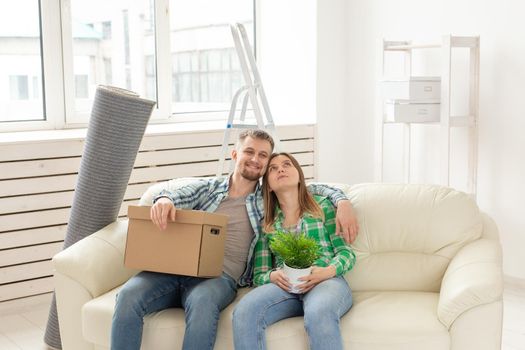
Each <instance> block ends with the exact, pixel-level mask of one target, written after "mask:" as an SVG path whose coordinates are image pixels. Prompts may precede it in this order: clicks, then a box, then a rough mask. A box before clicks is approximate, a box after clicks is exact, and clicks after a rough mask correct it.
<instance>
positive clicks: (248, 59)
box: [217, 23, 279, 176]
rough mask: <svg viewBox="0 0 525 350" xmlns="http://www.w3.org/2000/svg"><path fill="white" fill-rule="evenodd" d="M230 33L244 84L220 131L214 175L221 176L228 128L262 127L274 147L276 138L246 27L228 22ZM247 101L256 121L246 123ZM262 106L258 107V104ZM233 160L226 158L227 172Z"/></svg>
mask: <svg viewBox="0 0 525 350" xmlns="http://www.w3.org/2000/svg"><path fill="white" fill-rule="evenodd" d="M230 29H231V32H232V36H233V42H234V44H235V49H236V51H237V56H238V57H239V64H240V66H241V70H242V75H243V78H244V85H243V86H241V87H240V88H239V89H238V90H237V91H236V92H235V94H234V95H233V98H232V103H231V107H230V112H229V115H228V122H227V124H226V129H225V131H224V140H223V142H222V150H221V154H220V158H219V165H218V168H217V176H221V175H222V174H223V172H224V163H225V160H226V157H227V156H229V155H228V146H229V141H230V136H231V132H232V130H234V129H236V130H237V132H238V131H239V129H253V128H257V129H262V130H265V131H266V132H268V133H269V134H270V135H272V137H273V139H274V142H275V149H279V138H278V137H277V133H276V131H275V124H274V122H273V118H272V113H271V112H270V106H269V105H268V100H267V99H266V94H265V93H264V88H263V85H262V81H261V76H260V75H259V70H258V69H257V65H256V62H255V56H254V55H253V51H252V49H251V46H250V42H249V41H248V35H247V34H246V29H245V28H244V26H243V25H242V24H240V23H236V24H232V25H230ZM240 100H242V107H241V110H240V114H239V115H238V119H236V118H235V117H236V112H237V104H238V102H239V101H240ZM248 101H249V102H250V104H251V106H252V108H253V114H254V116H255V121H256V124H247V123H246V111H247V108H248ZM261 107H262V108H261ZM233 165H234V164H233V162H230V168H229V171H228V172H229V173H231V172H232V170H233Z"/></svg>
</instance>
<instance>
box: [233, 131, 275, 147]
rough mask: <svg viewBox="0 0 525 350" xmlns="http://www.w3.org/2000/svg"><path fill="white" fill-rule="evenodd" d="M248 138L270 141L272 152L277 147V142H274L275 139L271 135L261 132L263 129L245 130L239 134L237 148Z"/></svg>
mask: <svg viewBox="0 0 525 350" xmlns="http://www.w3.org/2000/svg"><path fill="white" fill-rule="evenodd" d="M248 136H249V137H251V138H253V139H259V140H265V141H268V142H269V143H270V146H271V147H272V152H273V148H274V146H275V142H274V141H273V137H272V136H271V135H270V134H268V133H267V132H266V131H264V130H261V129H245V130H243V131H241V132H240V133H239V137H238V140H237V146H239V145H240V144H241V143H243V142H244V140H245V139H246V138H247V137H248Z"/></svg>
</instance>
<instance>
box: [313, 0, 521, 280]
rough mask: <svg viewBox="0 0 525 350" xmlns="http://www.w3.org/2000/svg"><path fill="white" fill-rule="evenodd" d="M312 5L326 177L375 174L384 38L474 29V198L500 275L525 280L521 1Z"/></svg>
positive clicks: (321, 165) (423, 37)
mask: <svg viewBox="0 0 525 350" xmlns="http://www.w3.org/2000/svg"><path fill="white" fill-rule="evenodd" d="M317 6H318V17H317V21H318V53H317V59H318V64H317V69H318V72H317V77H318V85H317V88H318V91H317V117H318V120H317V121H318V155H317V157H318V163H317V164H318V169H319V171H318V179H319V180H322V181H340V182H351V183H355V182H364V181H374V179H375V178H376V177H375V175H376V174H375V168H374V162H373V160H374V159H375V154H376V142H375V136H376V126H377V119H376V118H377V115H378V110H377V109H378V107H377V106H378V98H379V97H378V88H377V82H378V80H379V79H380V72H381V40H382V39H383V38H389V39H412V40H415V41H418V40H419V41H432V42H434V41H439V40H440V37H441V36H442V35H444V34H454V35H480V40H481V45H480V46H481V64H480V120H479V165H478V204H479V206H480V208H481V209H482V210H483V211H485V212H487V213H488V214H489V215H491V216H492V217H493V218H494V219H495V220H496V222H497V224H498V226H499V229H500V233H501V238H502V244H503V251H504V271H505V273H506V274H507V275H510V276H513V277H518V278H525V268H524V267H525V254H523V252H522V250H523V247H525V232H524V230H525V215H524V213H525V204H524V203H525V181H523V179H524V178H525V162H524V161H523V159H524V158H525V157H524V156H525V137H523V133H524V131H525V98H524V96H523V95H524V93H525V89H524V88H523V81H524V79H525V63H524V61H523V57H525V36H524V33H525V24H524V23H525V22H524V21H523V18H522V17H523V16H522V15H523V13H525V3H524V2H522V1H521V0H502V1H496V0H478V1H471V0H454V1H452V0H442V1H421V0H404V1H389V0H367V1H362V0H348V1H343V0H334V1H326V0H325V1H318V2H317ZM435 136H436V135H434V137H435ZM460 143H461V142H460ZM426 178H427V179H433V176H432V174H430V175H428V176H427V177H426ZM424 179H425V177H424V176H423V177H420V178H419V180H420V181H423V180H424ZM428 182H431V180H428Z"/></svg>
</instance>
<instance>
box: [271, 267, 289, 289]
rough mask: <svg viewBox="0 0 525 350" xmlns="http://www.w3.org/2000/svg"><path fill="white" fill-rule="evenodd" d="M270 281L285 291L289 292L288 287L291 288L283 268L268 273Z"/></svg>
mask: <svg viewBox="0 0 525 350" xmlns="http://www.w3.org/2000/svg"><path fill="white" fill-rule="evenodd" d="M270 282H272V283H273V284H275V285H277V286H278V287H280V288H281V289H283V290H285V291H287V292H290V289H291V288H292V286H291V284H290V280H289V279H288V277H286V275H285V274H284V272H283V270H275V271H272V272H271V273H270Z"/></svg>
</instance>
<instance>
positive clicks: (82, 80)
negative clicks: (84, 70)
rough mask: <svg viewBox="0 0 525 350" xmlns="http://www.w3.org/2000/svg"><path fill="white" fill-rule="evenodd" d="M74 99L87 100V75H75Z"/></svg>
mask: <svg viewBox="0 0 525 350" xmlns="http://www.w3.org/2000/svg"><path fill="white" fill-rule="evenodd" d="M75 97H76V98H88V97H89V94H88V76H87V74H78V75H75Z"/></svg>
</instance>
